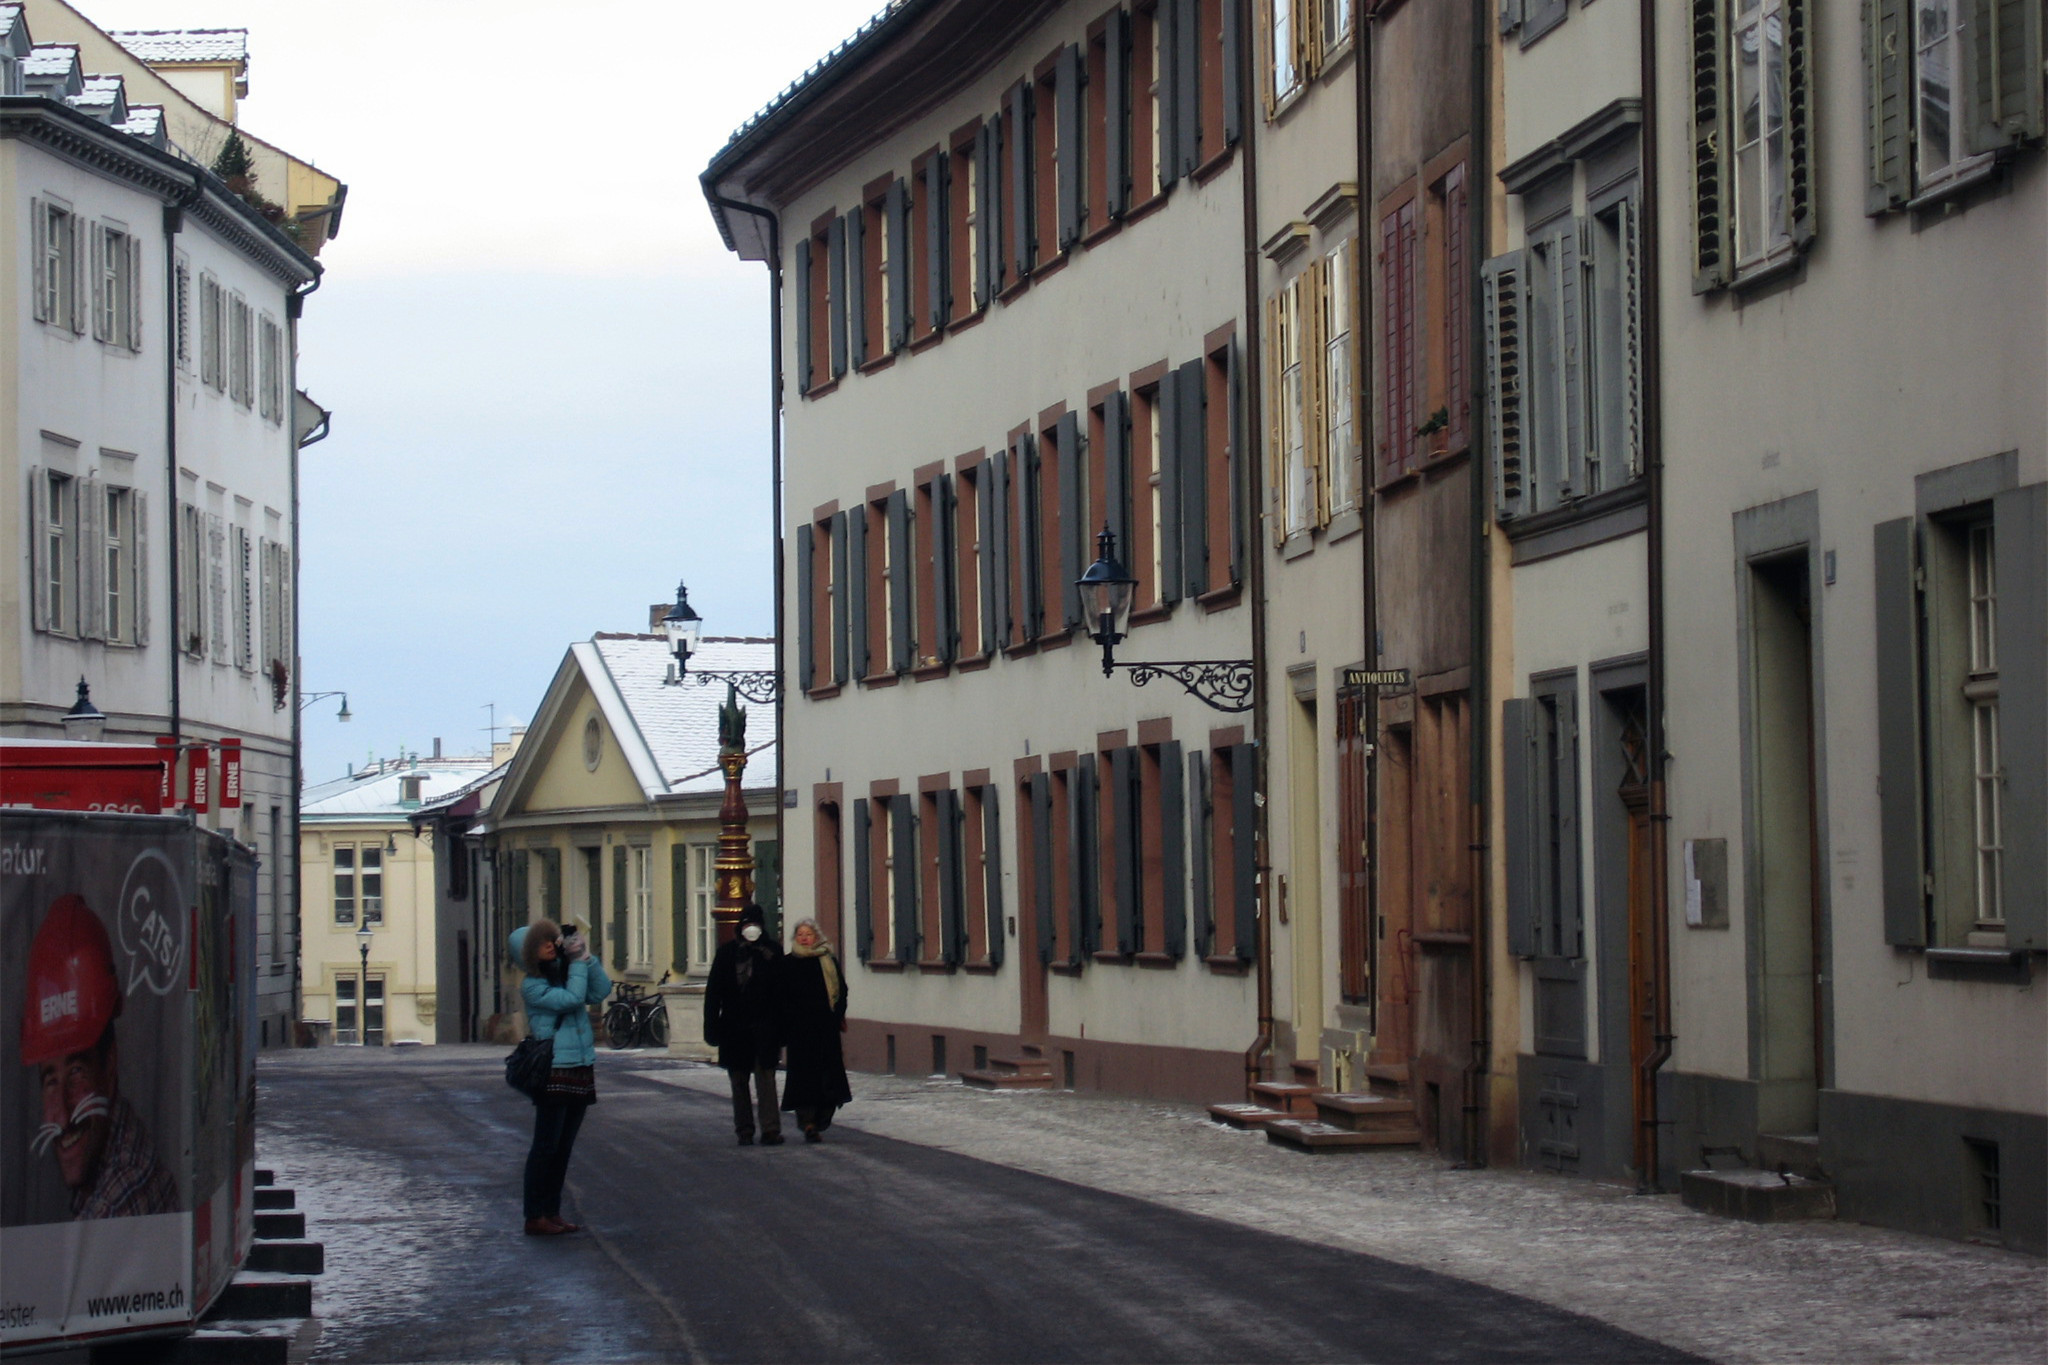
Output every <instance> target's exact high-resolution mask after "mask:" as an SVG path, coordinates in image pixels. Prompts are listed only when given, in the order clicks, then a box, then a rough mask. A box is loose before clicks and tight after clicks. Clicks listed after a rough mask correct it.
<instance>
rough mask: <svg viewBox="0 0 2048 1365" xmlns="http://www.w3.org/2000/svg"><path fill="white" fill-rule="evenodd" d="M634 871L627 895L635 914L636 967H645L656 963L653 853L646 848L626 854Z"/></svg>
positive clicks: (633, 847) (628, 863)
mask: <svg viewBox="0 0 2048 1365" xmlns="http://www.w3.org/2000/svg"><path fill="white" fill-rule="evenodd" d="M627 855H628V856H627V866H628V867H629V868H630V869H631V881H630V882H629V883H628V887H629V890H628V895H629V897H630V901H629V903H630V905H631V906H632V914H633V963H634V965H635V966H638V967H646V966H648V965H649V964H651V963H652V962H653V961H654V871H653V857H654V851H653V850H652V849H651V848H649V847H648V846H647V845H646V844H634V845H632V846H631V847H630V848H629V849H628V850H627Z"/></svg>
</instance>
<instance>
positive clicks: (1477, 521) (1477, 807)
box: [1458, 0, 1650, 1166]
mask: <svg viewBox="0 0 2048 1365" xmlns="http://www.w3.org/2000/svg"><path fill="white" fill-rule="evenodd" d="M1644 2H1645V3H1649V2H1650V0H1644ZM1493 14H1494V7H1493V5H1492V3H1491V0H1472V66H1471V74H1470V80H1471V82H1472V91H1471V116H1472V143H1471V146H1472V152H1471V156H1470V158H1469V159H1468V160H1467V162H1466V164H1467V165H1468V166H1471V167H1473V168H1474V169H1475V170H1477V171H1480V172H1482V173H1484V174H1485V179H1483V180H1481V179H1480V178H1479V176H1478V175H1476V174H1474V173H1473V172H1471V171H1468V172H1467V173H1466V176H1465V183H1466V185H1467V186H1468V187H1469V188H1468V190H1467V193H1466V196H1465V199H1466V213H1467V215H1468V217H1469V219H1470V222H1469V225H1468V227H1467V230H1466V240H1467V241H1470V242H1475V243H1477V244H1478V245H1479V248H1480V251H1479V255H1480V259H1482V260H1483V259H1485V257H1486V246H1487V235H1486V233H1487V226H1488V222H1489V219H1490V218H1491V217H1492V215H1491V213H1490V212H1489V209H1490V206H1491V203H1492V196H1491V194H1490V193H1481V192H1478V191H1479V186H1480V185H1489V186H1490V185H1491V184H1492V183H1493V177H1492V174H1491V170H1492V160H1491V155H1492V138H1491V136H1490V134H1491V133H1492V130H1493V99H1492V95H1493V83H1492V74H1493V62H1492V56H1493V34H1494V29H1493ZM1472 284H1473V279H1472V278H1467V279H1464V280H1460V281H1459V282H1458V286H1459V287H1460V288H1463V289H1464V290H1465V291H1466V298H1465V306H1466V310H1467V316H1468V317H1469V318H1470V323H1469V325H1468V326H1467V327H1466V329H1465V335H1466V336H1467V337H1468V338H1471V337H1483V336H1485V335H1486V330H1485V329H1486V318H1485V311H1484V307H1483V304H1482V301H1481V299H1480V295H1479V291H1478V290H1477V289H1474V288H1473V287H1472ZM1468 347H1469V342H1468ZM1467 373H1468V374H1469V375H1471V376H1472V377H1473V380H1475V381H1476V380H1477V378H1478V376H1479V374H1480V373H1481V369H1480V367H1478V366H1476V365H1469V364H1468V366H1467ZM1478 390H1479V386H1478V384H1477V383H1476V382H1475V383H1474V384H1473V388H1472V389H1471V390H1468V394H1467V396H1468V397H1470V396H1471V395H1472V393H1473V392H1474V391H1478ZM1466 430H1467V431H1469V432H1471V433H1472V435H1471V444H1470V445H1469V446H1468V447H1467V451H1468V453H1467V455H1466V458H1467V459H1468V460H1470V461H1471V468H1472V475H1471V479H1470V483H1471V488H1472V509H1471V521H1470V523H1469V525H1470V527H1471V534H1472V685H1471V702H1470V704H1471V707H1472V723H1471V743H1470V747H1469V748H1468V749H1467V751H1466V753H1467V759H1466V761H1467V763H1468V765H1469V780H1470V799H1471V805H1472V817H1471V818H1472V847H1471V862H1472V871H1471V876H1472V974H1473V981H1472V1058H1471V1060H1470V1061H1469V1062H1467V1063H1466V1065H1465V1162H1466V1164H1467V1165H1470V1166H1484V1165H1486V1164H1487V1159H1488V1156H1489V1155H1490V1153H1489V1151H1488V1141H1487V1139H1488V1128H1489V1124H1490V1119H1491V1111H1492V1104H1491V1101H1492V1093H1491V1092H1492V1073H1493V963H1492V961H1491V960H1490V958H1489V957H1488V953H1489V952H1490V950H1491V947H1492V943H1493V935H1492V934H1491V932H1489V931H1490V930H1491V928H1492V924H1491V921H1490V915H1491V913H1492V905H1493V897H1492V896H1491V895H1490V894H1489V892H1490V891H1491V889H1492V878H1491V873H1492V870H1493V868H1492V857H1491V852H1492V848H1493V827H1492V824H1491V821H1492V818H1493V799H1492V797H1493V781H1492V777H1493V763H1492V754H1493V748H1492V736H1493V731H1494V726H1493V724H1492V720H1493V711H1492V707H1493V678H1492V674H1491V669H1492V665H1493V648H1492V645H1493V622H1492V610H1493V578H1492V544H1493V541H1492V536H1491V534H1490V533H1489V532H1490V528H1489V526H1488V524H1487V523H1488V519H1489V517H1490V516H1491V515H1492V509H1493V499H1492V497H1491V490H1490V488H1489V484H1488V478H1487V475H1488V464H1489V462H1488V461H1487V460H1485V459H1484V457H1483V456H1482V454H1481V452H1483V451H1484V450H1486V449H1487V443H1488V441H1489V440H1491V438H1492V432H1491V431H1489V430H1488V428H1487V426H1486V405H1485V404H1484V403H1483V402H1475V403H1473V404H1472V417H1471V419H1470V420H1469V421H1468V422H1467V424H1466Z"/></svg>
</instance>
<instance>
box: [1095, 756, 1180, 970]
mask: <svg viewBox="0 0 2048 1365" xmlns="http://www.w3.org/2000/svg"><path fill="white" fill-rule="evenodd" d="M1096 771H1097V773H1098V774H1099V775H1100V776H1101V778H1102V786H1103V794H1102V798H1101V807H1102V809H1101V811H1100V819H1099V826H1100V831H1101V853H1100V854H1099V858H1098V862H1099V870H1100V874H1101V876H1100V882H1101V888H1102V889H1101V897H1100V903H1101V906H1102V910H1103V921H1104V922H1103V926H1102V935H1103V939H1104V941H1114V942H1115V944H1116V951H1117V952H1119V953H1121V954H1123V955H1124V956H1126V957H1131V956H1136V955H1140V954H1145V955H1151V956H1154V957H1157V956H1161V955H1163V956H1168V957H1175V958H1177V957H1180V956H1181V955H1182V954H1183V953H1185V952H1186V951H1187V836H1186V828H1187V823H1186V822H1187V814H1186V800H1185V792H1186V788H1185V787H1184V786H1183V773H1184V769H1183V762H1182V758H1181V746H1180V745H1179V744H1178V743H1176V742H1174V741H1171V740H1166V741H1162V742H1159V743H1153V744H1141V745H1135V746H1127V747H1123V748H1117V749H1111V750H1108V751H1106V752H1104V753H1102V754H1100V755H1098V756H1097V759H1096Z"/></svg>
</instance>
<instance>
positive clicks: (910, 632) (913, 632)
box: [888, 488, 917, 673]
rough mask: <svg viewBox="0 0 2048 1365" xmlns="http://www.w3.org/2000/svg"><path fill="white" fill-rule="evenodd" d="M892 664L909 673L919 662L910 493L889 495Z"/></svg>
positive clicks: (901, 492) (890, 643)
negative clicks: (914, 598)
mask: <svg viewBox="0 0 2048 1365" xmlns="http://www.w3.org/2000/svg"><path fill="white" fill-rule="evenodd" d="M888 518H889V667H890V668H891V669H892V670H893V671H895V672H897V673H908V672H909V671H910V670H911V668H912V667H913V666H914V665H915V664H916V662H917V613H916V611H915V609H914V608H913V605H912V602H911V596H910V594H911V584H912V583H913V582H914V581H916V578H917V574H916V572H915V569H916V566H915V565H913V564H912V563H911V562H910V495H909V494H908V493H907V492H906V491H904V490H903V489H901V488H899V489H897V490H896V491H895V492H894V493H891V494H890V495H889V504H888Z"/></svg>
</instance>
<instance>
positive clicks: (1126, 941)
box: [1109, 748, 1147, 955]
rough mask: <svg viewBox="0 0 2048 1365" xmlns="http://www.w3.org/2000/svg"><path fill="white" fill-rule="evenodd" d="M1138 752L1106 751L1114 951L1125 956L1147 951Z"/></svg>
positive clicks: (1127, 749)
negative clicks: (1142, 900) (1141, 886)
mask: <svg viewBox="0 0 2048 1365" xmlns="http://www.w3.org/2000/svg"><path fill="white" fill-rule="evenodd" d="M1137 752H1138V751H1137V750H1136V749H1132V748H1122V749H1112V750H1110V751H1109V826H1110V840H1109V856H1110V886H1111V888H1112V890H1113V892H1114V895H1115V900H1116V905H1115V909H1116V950H1117V951H1118V952H1120V953H1124V954H1126V955H1128V954H1130V953H1136V952H1142V951H1143V950H1144V949H1145V948H1146V946H1147V945H1146V943H1145V942H1144V934H1143V931H1142V928H1141V920H1140V917H1141V915H1142V914H1143V911H1142V910H1141V909H1140V908H1139V886H1138V878H1139V872H1138V867H1139V859H1140V844H1141V841H1142V840H1143V839H1144V833H1143V829H1142V827H1141V825H1140V822H1139V819H1138V787H1137V782H1136V780H1135V778H1136V771H1135V770H1136V767H1137V765H1136V763H1134V762H1133V760H1134V759H1135V758H1136V757H1137Z"/></svg>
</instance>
